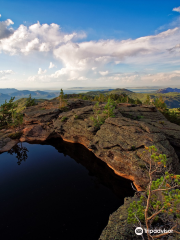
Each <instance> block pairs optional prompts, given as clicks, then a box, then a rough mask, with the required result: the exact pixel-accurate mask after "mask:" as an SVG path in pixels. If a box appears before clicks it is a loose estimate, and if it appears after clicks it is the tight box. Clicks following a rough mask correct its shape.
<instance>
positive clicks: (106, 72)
mask: <svg viewBox="0 0 180 240" xmlns="http://www.w3.org/2000/svg"><path fill="white" fill-rule="evenodd" d="M99 73H100V74H101V75H102V76H105V75H107V74H108V73H109V72H108V71H105V72H101V71H99Z"/></svg>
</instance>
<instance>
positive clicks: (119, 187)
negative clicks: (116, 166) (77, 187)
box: [43, 138, 134, 198]
mask: <svg viewBox="0 0 180 240" xmlns="http://www.w3.org/2000/svg"><path fill="white" fill-rule="evenodd" d="M43 144H45V145H51V146H54V147H55V148H56V149H57V150H58V152H59V153H63V154H64V156H66V155H68V156H70V157H71V158H73V159H74V160H75V161H76V162H77V163H80V164H81V165H83V166H84V167H85V168H86V169H88V171H89V176H95V177H96V178H95V180H94V186H95V187H96V188H98V185H99V184H102V185H105V186H106V187H108V188H111V189H112V190H113V192H114V193H115V194H116V195H117V196H118V197H120V198H122V197H123V198H125V197H126V196H133V195H134V191H133V190H132V187H131V181H130V180H127V179H124V178H122V177H120V176H118V175H116V174H115V173H114V171H113V170H112V169H111V168H109V167H108V166H107V164H106V163H104V162H103V161H102V160H100V159H99V158H97V157H96V156H95V155H94V153H92V152H91V151H89V150H88V149H87V148H85V147H84V146H83V145H81V144H78V143H69V142H64V141H63V140H61V139H60V138H57V139H50V140H48V141H46V142H44V143H43Z"/></svg>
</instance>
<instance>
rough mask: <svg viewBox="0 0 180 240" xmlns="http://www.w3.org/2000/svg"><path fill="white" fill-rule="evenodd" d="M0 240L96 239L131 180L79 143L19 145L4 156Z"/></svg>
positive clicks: (0, 183) (0, 162)
mask: <svg viewBox="0 0 180 240" xmlns="http://www.w3.org/2000/svg"><path fill="white" fill-rule="evenodd" d="M0 193H1V195H0V239H2V240H36V239H38V240H41V239H43V240H46V239H48V240H49V239H50V240H56V239H58V240H76V239H77V240H97V239H98V238H99V236H100V234H101V232H102V230H103V228H104V227H105V226H106V224H107V222H108V218H109V215H110V214H111V213H112V212H114V211H115V210H116V209H117V208H118V207H119V206H120V205H122V204H123V201H124V197H126V196H132V195H133V191H132V188H131V184H130V181H128V180H125V179H123V178H121V177H118V176H116V175H115V174H114V173H113V171H112V170H111V169H110V168H108V167H107V165H106V164H105V163H103V162H102V161H101V160H99V159H98V158H96V157H95V156H94V154H93V153H92V152H89V151H88V150H87V149H86V148H85V147H83V146H81V145H79V144H71V143H65V142H63V141H62V140H60V139H53V140H51V141H50V142H46V143H44V144H43V145H41V144H29V143H19V144H18V145H17V146H16V147H14V148H13V149H12V150H11V151H10V152H6V153H3V154H0Z"/></svg>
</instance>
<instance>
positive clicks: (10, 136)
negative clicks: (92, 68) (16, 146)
mask: <svg viewBox="0 0 180 240" xmlns="http://www.w3.org/2000/svg"><path fill="white" fill-rule="evenodd" d="M22 134H23V133H22V132H16V133H11V134H9V135H8V137H9V138H11V139H19V138H20V137H21V136H22Z"/></svg>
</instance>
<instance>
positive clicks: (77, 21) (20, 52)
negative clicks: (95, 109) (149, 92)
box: [0, 0, 180, 89]
mask: <svg viewBox="0 0 180 240" xmlns="http://www.w3.org/2000/svg"><path fill="white" fill-rule="evenodd" d="M0 14H1V18H0V41H1V44H0V84H1V87H10V86H11V87H16V88H24V89H25V88H26V89H27V88H49V89H50V88H51V89H55V88H58V89H59V88H60V87H63V88H68V87H78V86H79V87H80V86H82V87H87V86H88V87H96V86H98V87H126V86H127V87H130V86H155V85H157V86H163V85H164V86H174V85H180V68H179V67H180V2H179V1H169V0H166V1H161V0H159V1H141V0H139V1H130V0H129V1H128V0H127V1H120V0H119V1H116V0H114V1H113V0H111V1H109V0H108V1H107V0H103V1H100V0H95V1H93V0H91V1H68V0H67V1H59V0H57V1H53V0H52V1H34V0H31V1H12V0H11V1H10V0H1V9H0Z"/></svg>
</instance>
